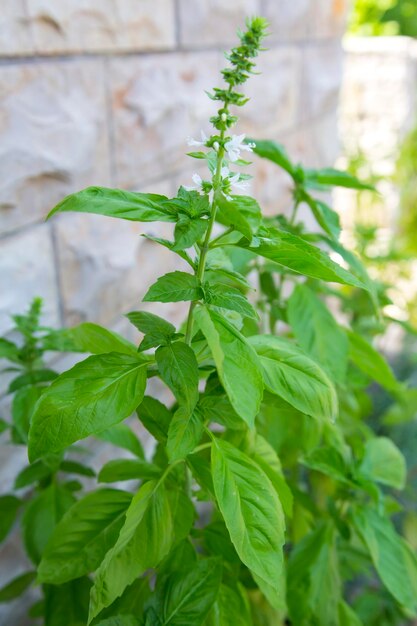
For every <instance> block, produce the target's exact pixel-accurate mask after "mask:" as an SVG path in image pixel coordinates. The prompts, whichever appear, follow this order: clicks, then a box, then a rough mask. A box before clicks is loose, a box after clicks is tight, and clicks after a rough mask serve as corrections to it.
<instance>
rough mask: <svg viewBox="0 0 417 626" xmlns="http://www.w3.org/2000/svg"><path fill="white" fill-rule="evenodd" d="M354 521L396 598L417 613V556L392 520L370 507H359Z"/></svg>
mask: <svg viewBox="0 0 417 626" xmlns="http://www.w3.org/2000/svg"><path fill="white" fill-rule="evenodd" d="M352 523H353V525H354V526H355V528H356V530H357V532H358V534H359V535H360V537H361V538H362V540H363V542H364V544H365V545H366V547H367V548H368V551H369V554H370V556H371V559H372V561H373V564H374V566H375V569H376V571H377V572H378V575H379V577H380V578H381V580H382V582H383V584H384V585H385V587H386V588H387V589H388V591H389V592H390V593H391V594H392V595H393V596H394V598H395V599H396V600H397V601H398V602H399V603H400V604H401V605H402V606H403V607H404V608H406V609H407V610H408V611H410V612H411V613H412V614H413V615H416V614H417V558H416V555H415V554H414V552H413V550H412V549H411V548H410V546H409V545H408V544H407V543H406V542H405V541H404V540H403V539H402V538H401V537H400V536H399V535H398V534H397V533H396V532H395V530H394V527H393V526H392V524H391V522H390V521H389V520H388V519H386V518H384V517H381V516H380V515H378V513H377V512H376V511H374V510H373V509H372V508H370V507H369V506H368V507H363V508H360V507H357V508H356V509H355V512H354V514H353V515H352Z"/></svg>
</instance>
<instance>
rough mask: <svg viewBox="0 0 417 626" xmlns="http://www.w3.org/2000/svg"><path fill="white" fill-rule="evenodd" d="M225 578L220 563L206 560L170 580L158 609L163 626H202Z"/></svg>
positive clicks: (211, 559)
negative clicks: (222, 578)
mask: <svg viewBox="0 0 417 626" xmlns="http://www.w3.org/2000/svg"><path fill="white" fill-rule="evenodd" d="M221 576H222V566H221V561H220V559H217V558H208V559H207V558H206V559H202V560H200V561H198V562H197V564H196V565H194V566H193V568H192V569H191V570H189V571H188V572H185V573H175V574H173V575H172V576H171V577H169V578H168V580H167V581H166V583H165V584H164V586H163V588H162V590H161V591H160V598H158V600H159V602H158V604H157V608H156V612H157V614H158V616H159V618H160V620H161V624H162V626H201V624H203V622H204V620H205V618H206V616H207V614H208V612H209V611H210V609H211V607H212V605H213V603H214V602H215V600H216V597H217V593H218V590H219V586H220V581H221Z"/></svg>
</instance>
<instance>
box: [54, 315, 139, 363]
mask: <svg viewBox="0 0 417 626" xmlns="http://www.w3.org/2000/svg"><path fill="white" fill-rule="evenodd" d="M63 332H65V333H66V334H67V336H68V339H69V340H70V341H71V342H72V345H73V349H74V350H75V351H77V352H78V351H79V352H91V353H92V354H105V353H107V352H119V353H121V354H130V355H135V354H136V352H137V348H136V346H134V345H133V343H131V342H130V341H127V339H125V338H124V337H122V336H121V335H118V334H117V333H115V332H113V331H111V330H107V328H103V327H102V326H99V325H98V324H92V323H90V322H85V323H83V324H80V325H79V326H75V327H74V328H69V329H68V330H66V331H63Z"/></svg>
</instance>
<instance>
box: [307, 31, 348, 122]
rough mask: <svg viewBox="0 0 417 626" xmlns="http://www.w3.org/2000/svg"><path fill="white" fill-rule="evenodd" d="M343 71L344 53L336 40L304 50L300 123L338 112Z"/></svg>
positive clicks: (308, 46) (310, 46) (313, 45)
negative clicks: (301, 120)
mask: <svg viewBox="0 0 417 626" xmlns="http://www.w3.org/2000/svg"><path fill="white" fill-rule="evenodd" d="M342 71H343V51H342V48H341V45H340V43H339V41H326V42H321V43H318V44H312V45H307V46H305V47H304V49H303V80H302V84H301V94H302V96H301V98H302V101H303V107H302V110H301V117H302V119H303V121H306V120H309V119H315V118H317V117H319V116H321V115H324V114H326V113H328V112H331V111H334V110H336V109H337V107H338V103H339V91H340V85H341V81H342Z"/></svg>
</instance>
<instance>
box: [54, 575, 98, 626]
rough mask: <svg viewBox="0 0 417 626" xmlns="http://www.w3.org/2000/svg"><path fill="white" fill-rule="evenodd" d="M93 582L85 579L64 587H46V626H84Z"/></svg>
mask: <svg viewBox="0 0 417 626" xmlns="http://www.w3.org/2000/svg"><path fill="white" fill-rule="evenodd" d="M90 587H91V581H90V580H89V579H88V578H86V577H84V578H78V579H77V580H71V581H70V582H68V583H65V584H64V585H46V586H45V587H44V593H45V626H69V625H71V626H84V624H85V623H86V620H87V615H88V595H89V591H90Z"/></svg>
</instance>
